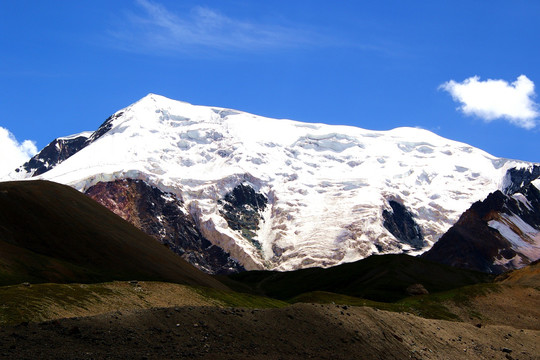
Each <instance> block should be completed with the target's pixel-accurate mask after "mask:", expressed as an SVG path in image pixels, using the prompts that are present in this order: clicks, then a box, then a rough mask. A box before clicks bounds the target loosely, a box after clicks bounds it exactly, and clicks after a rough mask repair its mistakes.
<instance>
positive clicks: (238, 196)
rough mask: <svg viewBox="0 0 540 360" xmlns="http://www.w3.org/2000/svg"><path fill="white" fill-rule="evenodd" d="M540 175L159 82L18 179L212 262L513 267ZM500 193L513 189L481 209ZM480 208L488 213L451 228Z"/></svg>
mask: <svg viewBox="0 0 540 360" xmlns="http://www.w3.org/2000/svg"><path fill="white" fill-rule="evenodd" d="M539 176H540V165H538V164H532V163H528V162H524V161H517V160H508V159H502V158H497V157H494V156H492V155H490V154H487V153H485V152H484V151H482V150H479V149H476V148H473V147H471V146H469V145H467V144H463V143H459V142H455V141H451V140H448V139H444V138H442V137H439V136H437V135H435V134H433V133H431V132H429V131H426V130H422V129H413V128H397V129H393V130H389V131H369V130H364V129H360V128H356V127H347V126H331V125H324V124H309V123H301V122H295V121H290V120H276V119H269V118H264V117H260V116H256V115H252V114H248V113H244V112H240V111H236V110H231V109H224V108H218V107H207V106H195V105H191V104H188V103H184V102H179V101H174V100H171V99H167V98H165V97H162V96H158V95H154V94H150V95H148V96H146V97H145V98H143V99H141V100H140V101H138V102H136V103H134V104H132V105H130V106H128V107H127V108H125V109H122V110H120V111H118V112H116V113H115V114H113V115H112V116H110V117H109V118H108V119H107V120H106V121H105V122H104V123H103V124H102V125H101V126H100V127H99V128H98V129H97V130H96V131H94V132H87V133H81V134H78V135H73V136H69V137H63V138H58V139H56V140H54V141H53V142H52V143H51V144H49V145H47V146H46V147H45V148H44V149H43V150H42V151H41V152H40V153H38V154H37V155H36V156H34V157H33V158H32V159H31V160H30V161H28V162H27V163H26V164H24V165H22V166H21V167H19V168H18V169H16V170H15V171H14V172H13V173H11V174H10V175H9V176H8V178H7V179H5V180H9V179H23V178H30V177H35V178H39V179H46V180H51V181H55V182H59V183H62V184H66V185H69V186H71V187H73V188H75V189H77V190H79V191H81V192H83V193H86V194H87V195H88V196H90V197H92V198H93V199H95V200H97V201H98V202H100V203H101V204H103V205H104V206H106V207H107V208H109V209H110V210H112V211H113V212H115V213H116V214H118V215H120V216H121V217H122V218H124V219H125V220H128V221H129V222H131V223H132V224H134V225H135V226H136V227H138V228H139V229H141V230H143V231H144V232H146V233H147V234H149V235H151V236H152V237H153V238H154V239H156V240H158V241H159V242H161V243H162V244H165V245H166V246H167V247H169V249H170V250H172V251H174V252H175V253H177V254H178V255H180V256H181V257H182V258H184V259H185V260H187V261H189V262H190V263H192V264H193V265H194V266H196V267H198V268H199V269H201V270H203V271H205V272H207V273H211V274H226V273H231V272H238V271H242V270H245V269H247V270H257V269H258V270H260V269H267V270H279V271H285V270H295V269H302V268H307V267H330V266H335V265H339V264H342V263H347V262H353V261H356V260H359V259H363V258H366V257H368V256H370V255H374V254H391V253H407V254H410V255H420V254H422V253H425V252H426V251H428V250H429V249H432V247H433V251H431V252H430V253H428V254H427V255H426V256H428V257H429V258H432V259H437V261H443V260H442V259H443V258H447V259H458V258H460V259H461V258H462V259H469V260H466V261H465V260H463V261H461V260H459V261H458V260H448V261H451V262H452V264H454V265H457V266H461V267H469V268H473V269H477V270H481V271H489V272H500V271H504V270H505V269H512V268H516V267H519V266H523V265H525V264H527V263H529V262H530V261H533V260H535V257H537V253H536V250H535V249H537V248H538V243H539V242H540V240H539V237H538V231H539V227H538V223H536V222H535V221H536V220H531V219H532V218H533V217H534V216H536V215H535V214H537V213H538V212H539V211H540V210H539V209H538V205H537V203H536V202H535V201H534V199H533V200H531V199H528V197H530V196H532V197H533V198H534V195H531V194H533V192H534V190H533V189H536V187H538V181H536V179H537V178H538V177H539ZM535 181H536V182H535ZM534 184H536V185H534ZM535 186H536V187H535ZM527 187H529V189H530V190H522V189H526V188H527ZM524 191H525V192H526V193H524ZM527 191H528V192H527ZM490 193H495V194H497V195H489V194H490ZM519 194H521V195H519ZM488 195H489V196H490V197H493V196H495V197H497V199H502V198H501V197H504V198H507V199H514V200H504V201H506V202H505V204H506V205H504V206H503V207H502V208H504V209H503V210H501V209H502V208H501V206H499V205H500V204H499V203H498V202H497V201H492V200H489V201H488V202H487V205H485V206H491V205H494V206H495V209H494V210H493V211H492V210H485V211H484V210H482V211H480V212H479V213H478V211H479V210H478V209H477V208H478V206H479V205H476V204H475V202H478V201H482V200H484V199H485V198H486V197H488ZM520 197H526V198H527V199H528V200H527V201H526V203H524V202H519V201H520V200H519V198H520ZM498 201H499V202H501V201H502V202H504V201H503V200H498ZM513 201H518V203H516V204H517V205H515V206H514V205H511V203H512V202H513ZM473 204H475V205H473ZM471 205H473V208H475V209H476V210H474V209H473V210H469V211H468V213H469V214H468V215H465V214H467V213H465V214H464V212H465V211H466V210H467V209H469V208H470V207H471ZM497 206H498V207H497ZM516 206H518V207H519V211H518V210H516V208H515V207H516ZM499 208H501V209H499ZM471 209H472V208H471ZM501 211H502V213H501ZM473 213H474V214H477V213H478V215H474V216H473V215H472V214H473ZM480 213H481V214H480ZM484 213H486V214H488V215H486V214H484ZM495 213H499V214H500V215H499V217H497V216H494V215H493V214H495ZM489 214H491V215H489ZM471 217H473V218H475V219H477V220H478V221H476V223H478V224H479V223H480V222H482V224H483V225H482V226H480V225H478V224H476V225H474V227H475V230H474V231H472V232H470V235H467V236H465V235H463V234H464V233H465V232H467V231H468V230H467V231H465V230H459V231H457V230H452V229H453V228H452V226H454V225H456V226H458V228H459V227H460V226H462V225H463V224H464V223H475V221H472V220H470V221H469V220H467V219H469V218H471ZM523 217H524V218H523ZM517 218H520V219H522V220H523V221H524V223H526V224H527V226H528V227H527V226H525V225H523V224H522V223H521V222H519V221H518V220H516V219H517ZM458 220H460V222H461V223H460V224H461V225H458V224H456V223H457V222H458ZM512 224H513V225H512ZM514 225H515V226H514ZM478 226H479V227H480V228H481V229H480V228H476V227H478ZM449 229H450V231H451V232H452V233H453V234H457V233H459V234H460V235H459V236H457V235H445V236H443V235H444V234H445V233H446V232H447V231H448V230H449ZM464 236H465V237H468V238H472V240H471V239H469V240H467V241H465V240H463V239H464V238H463V237H464ZM509 237H510V238H511V239H510V238H509ZM458 238H459V239H461V240H457V239H458ZM450 239H453V240H450ZM518 239H521V240H519V241H518ZM442 240H444V241H442ZM484 242H486V243H487V245H482V244H484ZM439 243H440V245H438V244H439ZM473 243H474V244H477V245H471V244H473ZM494 243H496V245H493V244H494ZM434 244H435V245H437V246H436V247H434ZM445 244H446V245H445ZM479 247H480V248H483V250H482V251H481V252H482V255H481V256H480V255H478V248H479ZM443 248H444V249H445V250H444V251H443V250H442V249H443ZM488 248H489V249H490V250H489V251H487V252H486V251H484V250H485V249H488ZM531 249H532V250H531ZM435 253H441V255H438V256H436V255H434V254H435ZM443 253H444V255H443ZM478 256H480V257H481V258H482V260H479V258H478ZM448 261H447V262H448ZM460 261H461V263H460ZM443 262H444V261H443Z"/></svg>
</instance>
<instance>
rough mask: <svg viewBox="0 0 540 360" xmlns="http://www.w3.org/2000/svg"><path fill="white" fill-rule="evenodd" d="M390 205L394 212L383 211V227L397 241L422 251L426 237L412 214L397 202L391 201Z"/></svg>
mask: <svg viewBox="0 0 540 360" xmlns="http://www.w3.org/2000/svg"><path fill="white" fill-rule="evenodd" d="M388 203H389V204H390V207H392V211H388V210H383V214H382V215H383V219H384V222H383V226H384V227H385V228H386V229H387V230H388V231H390V233H391V234H392V235H394V236H395V237H396V239H398V240H400V241H402V242H404V243H406V244H409V245H411V246H412V247H413V248H415V249H421V248H422V247H423V246H424V237H423V235H422V232H421V230H420V227H419V226H418V224H416V222H415V221H414V217H413V215H412V214H411V212H410V211H409V210H407V208H406V207H405V206H404V205H403V204H400V203H399V202H397V201H394V200H390V201H389V202H388Z"/></svg>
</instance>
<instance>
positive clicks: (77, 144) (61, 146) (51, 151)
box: [15, 112, 123, 176]
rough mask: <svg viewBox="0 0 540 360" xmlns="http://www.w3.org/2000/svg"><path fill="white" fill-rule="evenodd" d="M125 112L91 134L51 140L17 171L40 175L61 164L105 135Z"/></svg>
mask: <svg viewBox="0 0 540 360" xmlns="http://www.w3.org/2000/svg"><path fill="white" fill-rule="evenodd" d="M122 114H123V112H118V113H116V114H114V115H111V116H109V118H107V120H105V122H104V123H103V124H101V126H100V127H99V128H98V129H97V130H96V131H94V132H93V133H92V134H91V135H90V136H83V135H81V136H77V137H72V138H58V139H54V140H53V141H51V142H50V143H49V144H48V145H47V146H45V147H44V148H43V149H42V150H41V151H40V152H39V153H37V154H36V155H34V157H32V158H31V159H30V160H28V161H27V162H26V163H24V164H23V165H22V166H20V167H19V168H17V169H15V171H16V172H21V171H26V173H28V174H29V175H30V176H38V175H41V174H43V173H45V172H47V171H49V170H51V169H52V168H53V167H55V166H56V165H58V164H60V163H61V162H63V161H64V160H66V159H67V158H69V157H71V156H72V155H74V154H75V153H77V152H79V151H80V150H82V149H84V148H85V147H87V146H88V145H90V144H91V143H93V142H94V141H96V140H97V139H99V138H100V137H102V136H103V135H105V134H106V133H107V132H108V131H109V130H110V129H111V128H112V122H113V120H114V119H116V118H118V117H120V116H121V115H122Z"/></svg>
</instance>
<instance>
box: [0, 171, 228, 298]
mask: <svg viewBox="0 0 540 360" xmlns="http://www.w3.org/2000/svg"><path fill="white" fill-rule="evenodd" d="M129 279H139V280H159V281H169V282H175V283H183V284H190V285H202V286H209V287H214V288H220V289H226V287H225V286H224V285H223V284H221V283H220V282H218V281H216V280H215V279H213V278H212V277H210V276H208V275H206V274H204V273H202V272H201V271H199V270H197V269H196V268H195V267H193V266H192V265H190V264H188V263H187V262H185V261H184V260H183V259H181V258H180V257H179V256H177V255H175V254H173V253H172V252H171V251H169V250H168V249H166V248H165V247H164V246H162V245H161V244H159V243H158V242H156V241H155V240H154V239H153V238H151V237H149V236H148V235H146V234H145V233H143V232H142V231H140V230H138V229H137V228H135V227H134V226H132V225H131V224H129V223H128V222H126V221H124V220H122V219H121V218H120V217H118V216H116V215H115V214H113V213H112V212H110V211H109V210H107V209H106V208H104V207H103V206H101V205H100V204H98V203H96V202H95V201H93V200H91V199H89V198H88V197H86V196H84V195H83V194H81V193H79V192H78V191H76V190H74V189H72V188H70V187H68V186H64V185H60V184H56V183H52V182H48V181H22V182H3V183H0V285H8V284H16V283H20V282H22V281H28V282H103V281H112V280H129Z"/></svg>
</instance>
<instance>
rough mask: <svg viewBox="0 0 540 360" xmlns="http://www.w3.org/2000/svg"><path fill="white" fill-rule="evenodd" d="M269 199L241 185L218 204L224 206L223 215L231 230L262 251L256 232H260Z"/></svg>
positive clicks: (221, 211) (247, 186)
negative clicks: (263, 213)
mask: <svg viewBox="0 0 540 360" xmlns="http://www.w3.org/2000/svg"><path fill="white" fill-rule="evenodd" d="M267 203H268V199H267V198H266V197H265V196H264V195H263V194H259V193H257V192H255V190H253V188H252V187H251V186H249V185H245V184H240V185H238V186H237V187H235V188H234V189H233V190H232V191H231V192H230V193H228V194H227V195H225V198H224V199H223V200H219V201H218V204H220V205H221V206H222V209H221V210H220V213H221V215H222V216H223V217H224V218H225V220H226V221H227V224H228V225H229V228H231V229H232V230H236V231H239V232H240V233H241V234H242V236H243V237H244V238H245V239H247V240H249V241H250V242H251V243H252V244H253V245H254V246H255V247H256V248H257V249H259V250H261V243H260V242H259V241H257V239H256V237H257V234H256V231H257V230H259V222H260V221H261V218H262V217H261V212H262V211H263V210H264V209H265V208H266V204H267Z"/></svg>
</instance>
